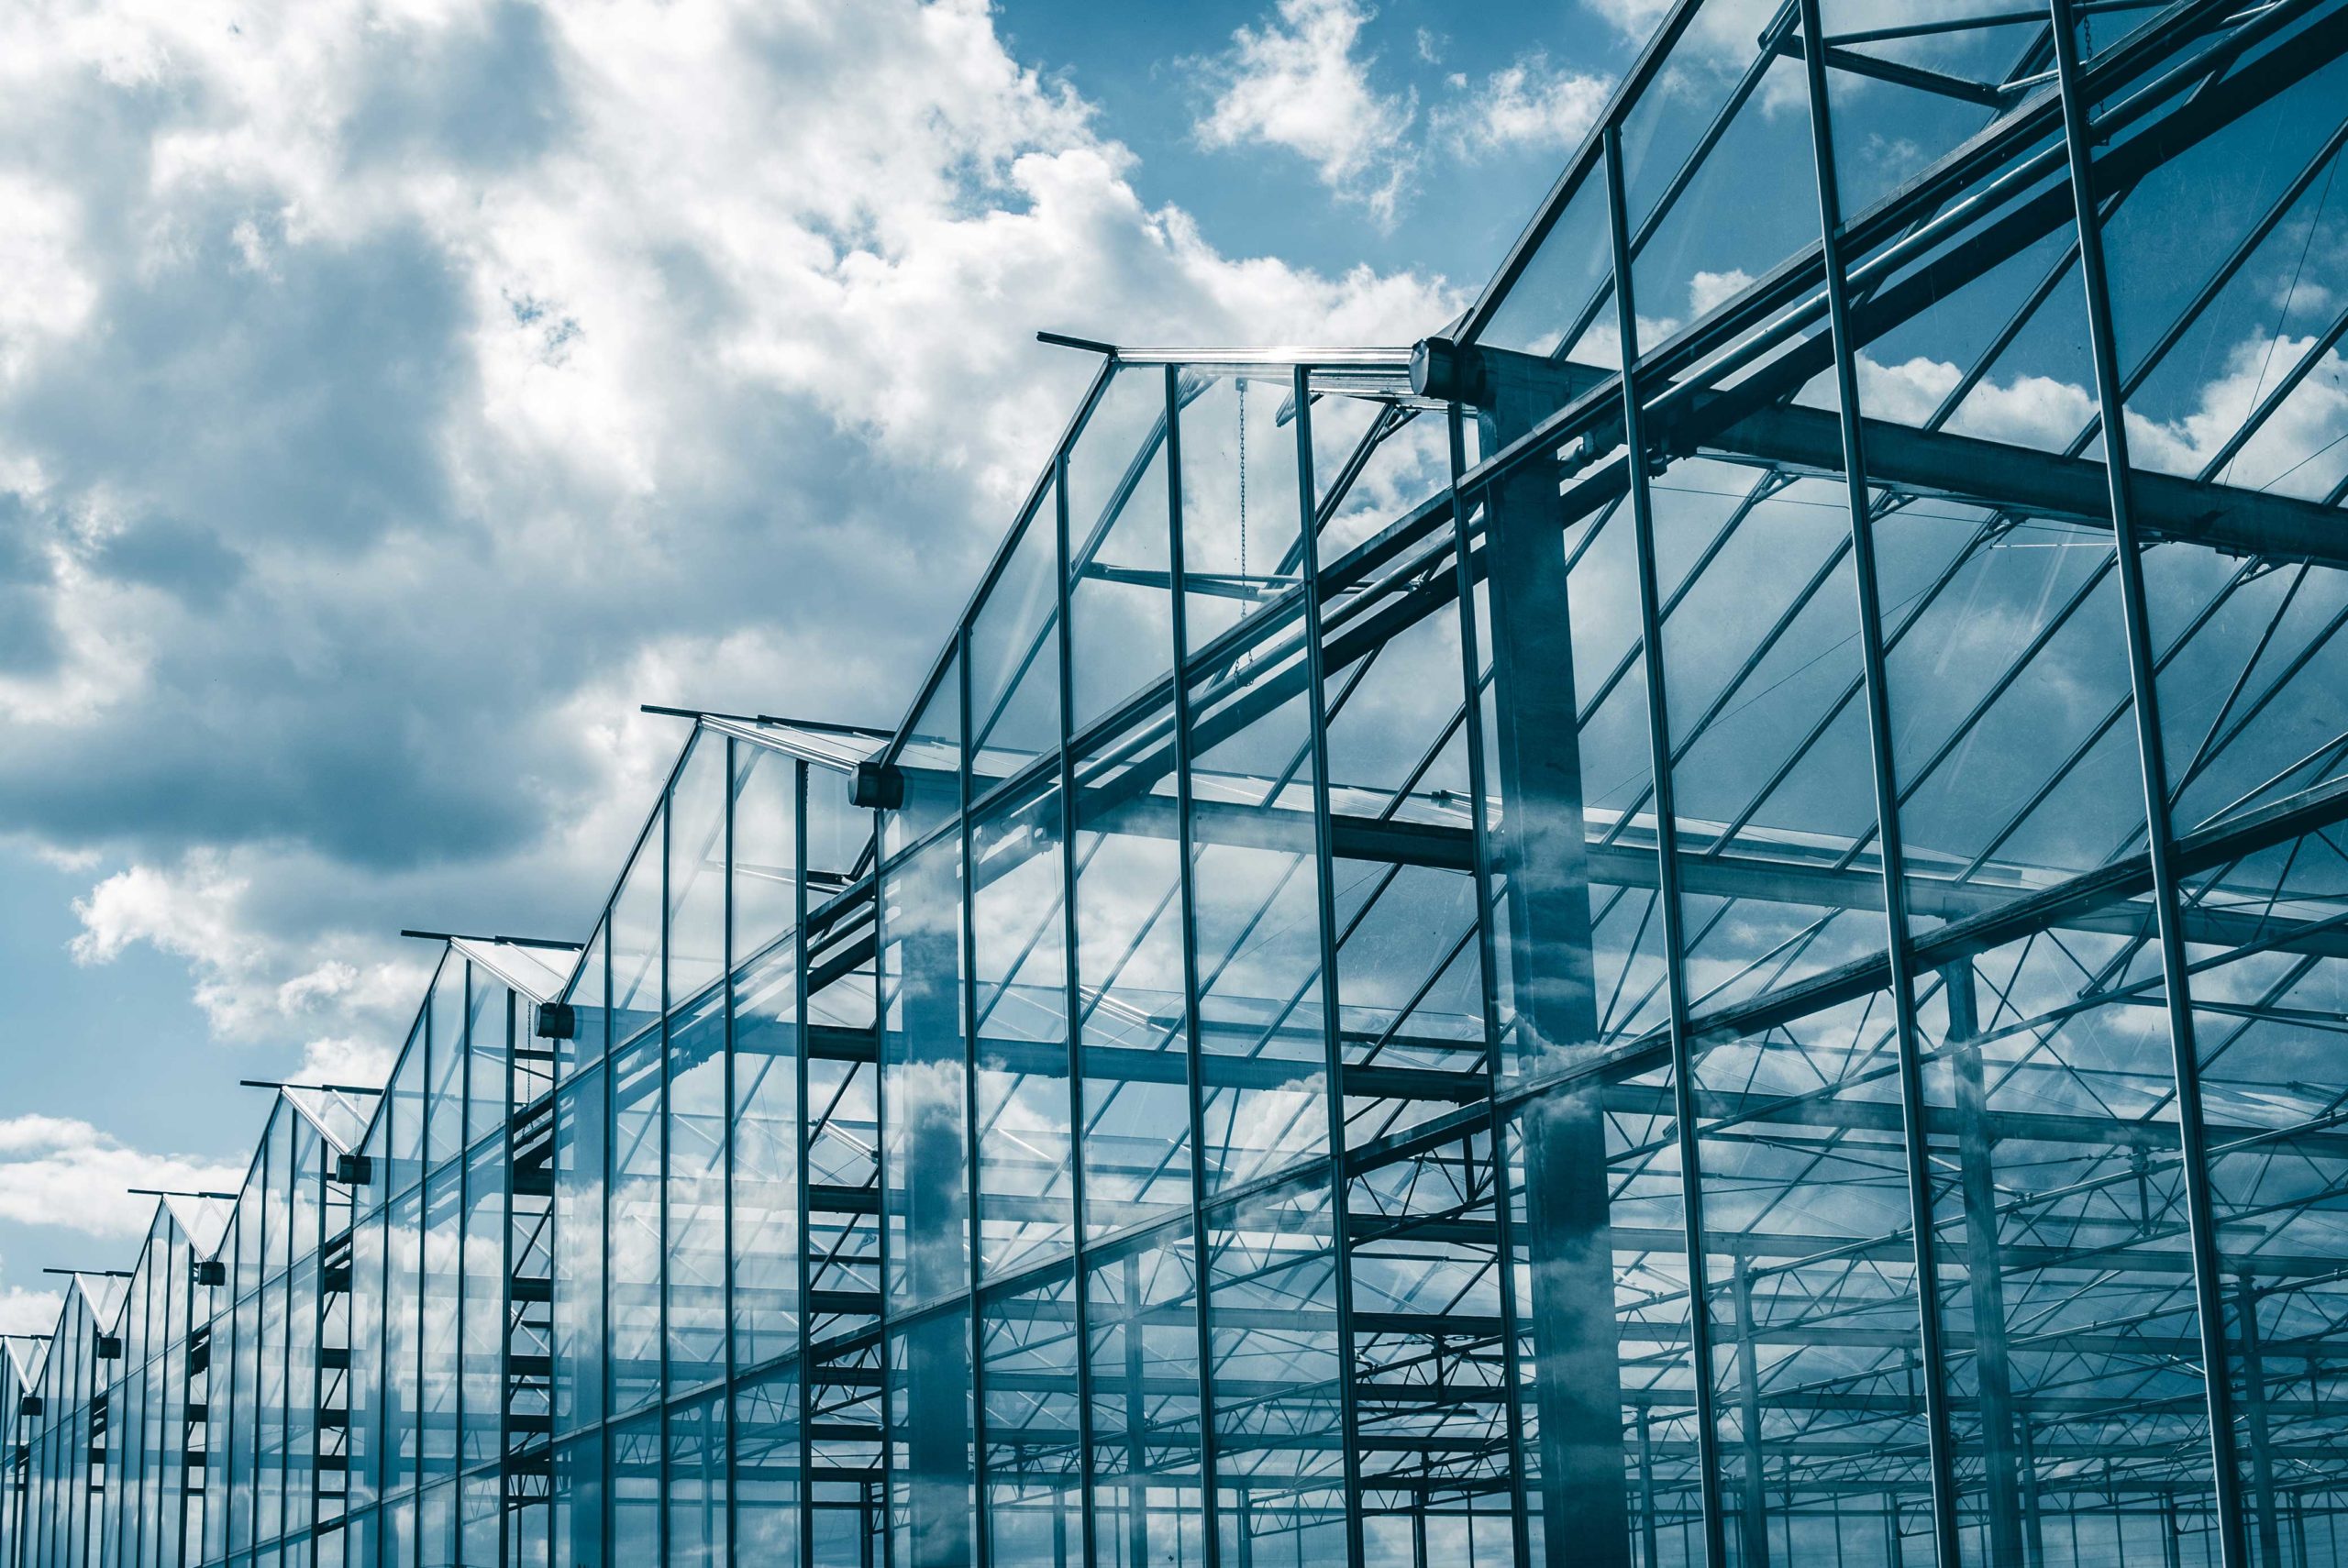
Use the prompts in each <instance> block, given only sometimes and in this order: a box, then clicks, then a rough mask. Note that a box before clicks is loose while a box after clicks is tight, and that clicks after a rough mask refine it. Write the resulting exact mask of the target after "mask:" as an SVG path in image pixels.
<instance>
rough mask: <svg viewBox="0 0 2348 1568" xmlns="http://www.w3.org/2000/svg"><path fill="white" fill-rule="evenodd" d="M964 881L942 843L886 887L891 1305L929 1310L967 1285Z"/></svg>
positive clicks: (951, 850) (898, 871)
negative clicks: (923, 1305) (924, 1305)
mask: <svg viewBox="0 0 2348 1568" xmlns="http://www.w3.org/2000/svg"><path fill="white" fill-rule="evenodd" d="M961 881H962V878H961V846H960V845H959V844H958V843H957V842H956V841H955V840H954V839H952V838H951V837H949V838H947V839H946V840H944V841H942V842H940V843H938V844H936V845H932V846H931V847H930V848H928V849H925V850H923V851H921V852H920V853H918V854H916V855H914V856H913V857H912V858H911V859H909V860H907V861H906V862H904V863H903V865H900V866H899V867H896V868H895V869H893V870H892V871H891V872H890V873H889V874H888V876H887V877H886V878H885V879H884V882H883V896H884V897H885V898H886V900H887V904H886V907H885V909H884V910H883V911H882V917H881V918H882V926H881V933H882V936H881V940H882V943H883V946H882V949H881V976H882V979H881V1004H882V1008H883V1013H882V1018H883V1027H882V1033H881V1064H882V1070H883V1081H882V1095H883V1104H884V1105H885V1106H886V1108H887V1118H886V1122H885V1125H884V1129H883V1136H884V1139H885V1143H884V1145H883V1158H884V1161H885V1166H886V1168H885V1186H886V1189H887V1206H888V1221H889V1246H888V1258H889V1281H888V1289H889V1295H890V1297H891V1298H892V1299H893V1300H903V1301H909V1302H918V1301H929V1300H936V1299H937V1298H938V1297H944V1296H947V1295H952V1294H955V1293H958V1292H962V1291H967V1290H968V1289H969V1286H970V1275H969V1199H968V1193H969V1187H968V1186H967V1185H966V1184H967V1181H968V1176H967V1167H968V1164H969V1137H968V1132H967V1129H966V1121H967V1118H968V1116H969V1107H968V1105H967V1104H966V1102H965V1101H966V1095H967V1092H968V1090H967V1080H966V1077H965V1075H966V1072H967V1065H966V1062H965V1059H964V1053H963V1042H962V990H961V976H962V921H961V911H962V897H961Z"/></svg>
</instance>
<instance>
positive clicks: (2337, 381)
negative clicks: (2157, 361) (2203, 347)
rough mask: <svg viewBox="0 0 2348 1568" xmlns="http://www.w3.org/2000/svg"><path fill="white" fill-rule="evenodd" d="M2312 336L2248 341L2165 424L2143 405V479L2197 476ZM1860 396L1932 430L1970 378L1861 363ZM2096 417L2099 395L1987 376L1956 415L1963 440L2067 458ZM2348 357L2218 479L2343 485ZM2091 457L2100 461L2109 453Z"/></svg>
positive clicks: (1935, 368) (1942, 367)
mask: <svg viewBox="0 0 2348 1568" xmlns="http://www.w3.org/2000/svg"><path fill="white" fill-rule="evenodd" d="M2314 347H2315V339H2314V338H2313V337H2293V336H2291V335H2289V334H2284V335H2281V336H2279V337H2272V338H2270V337H2265V336H2260V337H2249V338H2244V339H2243V340H2242V341H2240V342H2238V343H2236V344H2234V345H2233V347H2232V348H2230V349H2228V350H2227V351H2226V353H2225V354H2224V356H2223V359H2222V368H2221V370H2220V373H2219V374H2217V375H2215V376H2213V377H2211V378H2210V379H2209V380H2208V381H2202V382H2201V383H2200V384H2199V385H2198V386H2196V387H2194V388H2193V389H2192V390H2191V392H2190V394H2189V402H2188V403H2187V404H2186V405H2185V406H2183V407H2182V408H2181V409H2178V410H2177V411H2176V412H2173V413H2170V414H2165V415H2160V414H2152V413H2148V412H2146V411H2145V409H2144V408H2143V406H2142V403H2143V401H2144V400H2143V399H2142V398H2141V397H2140V398H2139V400H2138V404H2137V405H2136V406H2132V407H2131V408H2130V409H2129V410H2128V426H2127V428H2128V458H2129V461H2130V463H2131V464H2132V465H2133V466H2134V467H2136V468H2139V469H2152V470H2154V471H2156V472H2161V473H2173V474H2188V475H2192V474H2198V473H2199V472H2200V471H2201V470H2202V469H2204V468H2206V467H2208V466H2209V465H2210V463H2211V462H2213V461H2214V460H2215V459H2216V458H2217V457H2218V455H2219V454H2220V453H2221V451H2223V450H2224V449H2225V447H2226V445H2227V443H2228V442H2230V441H2231V440H2232V438H2233V436H2234V435H2235V434H2236V432H2237V431H2239V430H2240V429H2241V428H2242V426H2243V423H2244V422H2245V421H2247V420H2248V418H2249V417H2250V415H2251V414H2252V413H2253V412H2254V410H2255V409H2256V408H2257V406H2258V404H2259V403H2260V402H2261V401H2262V399H2263V397H2264V396H2265V394H2266V393H2269V392H2272V391H2273V390H2274V388H2275V387H2276V386H2277V385H2279V384H2280V383H2281V380H2282V377H2283V375H2284V372H2285V370H2287V368H2289V367H2292V366H2294V365H2296V364H2298V362H2299V361H2300V360H2301V359H2304V358H2306V356H2307V355H2308V354H2309V351H2310V350H2311V349H2312V348H2314ZM1858 372H1859V398H1860V403H1861V406H1863V407H1864V408H1865V409H1866V411H1867V413H1868V414H1869V416H1870V417H1874V418H1879V419H1888V420H1894V421H1897V422H1899V423H1900V424H1904V425H1917V424H1922V422H1923V421H1924V420H1925V419H1926V418H1928V417H1929V416H1930V415H1931V414H1932V413H1933V411H1934V410H1935V409H1937V408H1938V407H1939V406H1940V404H1941V403H1942V402H1943V401H1944V400H1945V399H1946V398H1947V396H1948V394H1949V393H1950V392H1953V391H1955V388H1956V386H1957V384H1958V382H1959V381H1962V380H1963V379H1964V372H1963V371H1962V370H1960V369H1959V368H1958V367H1957V366H1955V365H1954V364H1952V363H1950V362H1948V361H1946V360H1941V359H1930V358H1926V357H1922V356H1920V357H1917V358H1914V359H1906V360H1902V361H1900V362H1899V363H1898V364H1883V363H1880V362H1878V361H1877V360H1875V359H1870V358H1868V357H1867V356H1866V355H1865V354H1862V355H1861V356H1860V357H1859V363H1858ZM2095 415H2096V399H2095V393H2094V392H2093V391H2092V390H2091V389H2089V388H2088V387H2084V386H2081V385H2079V384H2078V383H2077V382H2075V381H2064V380H2060V379H2058V378H2056V377H2053V376H2046V375H2037V374H2021V375H2013V376H2009V377H2005V378H2002V379H2001V378H1999V377H1998V376H1996V375H1995V374H1992V375H1989V376H1987V377H1984V378H1983V379H1982V381H1980V383H1979V384H1978V385H1977V386H1976V387H1974V388H1973V390H1972V391H1970V392H1967V393H1966V397H1965V401H1964V402H1962V403H1959V404H1958V405H1957V407H1956V411H1955V414H1953V415H1952V416H1951V417H1950V419H1949V422H1948V428H1949V429H1951V430H1952V431H1955V432H1956V433H1958V434H1960V435H1966V436H1983V437H1986V438H1988V439H1990V440H1995V441H2009V442H2012V443H2015V444H2016V445H2020V446H2025V447H2036V448H2038V449H2040V450H2043V451H2062V450H2065V449H2066V448H2067V447H2069V445H2070V443H2071V441H2072V440H2073V439H2075V438H2076V437H2077V436H2078V434H2079V432H2080V431H2082V430H2084V429H2085V428H2086V427H2087V425H2088V421H2089V420H2091V419H2093V418H2094V417H2095ZM2342 444H2348V359H2342V357H2341V356H2340V354H2339V353H2338V352H2337V351H2336V350H2326V351H2325V353H2324V354H2323V355H2322V357H2321V358H2320V359H2319V360H2318V361H2317V362H2316V363H2315V364H2314V365H2313V366H2312V367H2311V368H2310V369H2309V372H2308V374H2307V376H2306V378H2305V379H2304V380H2302V381H2300V382H2299V384H2298V386H2297V387H2296V388H2295V389H2293V391H2292V392H2291V394H2290V395H2289V396H2288V397H2287V398H2286V399H2285V400H2284V402H2283V403H2282V405H2281V406H2280V407H2279V408H2277V409H2276V411H2275V413H2274V414H2272V415H2271V416H2269V418H2268V419H2267V420H2266V421H2265V423H2264V424H2263V425H2261V426H2260V427H2259V429H2258V431H2257V433H2256V434H2255V435H2254V436H2252V437H2251V438H2250V440H2249V441H2247V442H2246V443H2244V444H2243V447H2242V448H2241V450H2240V451H2239V452H2238V453H2237V454H2236V455H2235V456H2234V457H2233V458H2232V461H2231V462H2229V463H2228V464H2227V465H2225V467H2224V468H2223V469H2221V471H2220V473H2219V474H2218V476H2217V477H2218V478H2219V479H2220V480H2221V481H2222V482H2224V483H2227V484H2232V485H2237V486H2240V487H2242V488H2243V489H2246V490H2273V491H2276V492H2277V493H2280V494H2285V495H2297V496H2300V497H2303V498H2314V497H2319V496H2321V495H2323V494H2324V493H2325V492H2326V491H2329V490H2330V488H2331V486H2332V485H2333V484H2335V483H2337V482H2338V480H2339V479H2340V477H2341V474H2342V471H2343V469H2348V458H2343V457H2338V456H2335V455H2334V454H2337V453H2338V451H2339V449H2340V447H2341V446H2342ZM2088 455H2089V456H2099V448H2098V449H2092V450H2090V452H2089V454H2088Z"/></svg>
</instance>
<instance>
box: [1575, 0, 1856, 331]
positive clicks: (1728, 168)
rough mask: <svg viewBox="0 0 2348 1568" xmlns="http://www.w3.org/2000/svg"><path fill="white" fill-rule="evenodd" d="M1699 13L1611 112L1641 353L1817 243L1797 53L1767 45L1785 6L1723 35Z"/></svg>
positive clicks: (1719, 15)
mask: <svg viewBox="0 0 2348 1568" xmlns="http://www.w3.org/2000/svg"><path fill="white" fill-rule="evenodd" d="M1708 9H1710V10H1711V12H1713V13H1714V15H1713V17H1710V18H1705V19H1700V20H1699V21H1698V22H1697V23H1695V24H1694V25H1693V26H1691V27H1690V28H1689V29H1688V31H1687V32H1686V33H1685V34H1683V35H1682V36H1681V38H1680V39H1679V41H1678V43H1677V44H1675V45H1674V46H1673V48H1672V52H1671V56H1670V59H1669V61H1667V63H1666V64H1665V65H1664V67H1663V68H1662V70H1661V71H1660V72H1657V74H1656V77H1655V79H1654V81H1653V82H1652V83H1650V84H1649V86H1648V87H1647V90H1646V91H1645V93H1643V94H1641V95H1640V97H1639V99H1638V102H1637V103H1636V104H1634V105H1633V106H1632V107H1631V108H1630V109H1629V111H1628V112H1627V113H1625V114H1624V116H1623V204H1624V207H1625V209H1626V215H1627V218H1628V220H1629V223H1630V226H1631V256H1632V264H1631V275H1632V297H1633V299H1634V301H1635V302H1636V303H1637V304H1638V310H1639V323H1640V332H1639V336H1640V338H1641V340H1642V341H1641V349H1640V351H1641V352H1642V353H1645V352H1648V351H1651V350H1652V349H1653V348H1654V347H1655V346H1656V344H1657V343H1660V342H1662V341H1663V340H1664V339H1665V338H1666V337H1669V336H1671V335H1672V334H1673V333H1674V332H1676V331H1678V329H1679V328H1680V327H1681V326H1684V325H1686V324H1688V323H1690V322H1693V321H1696V320H1699V319H1700V318H1701V317H1704V316H1706V315H1711V313H1712V312H1713V311H1714V310H1716V309H1717V308H1719V306H1720V305H1722V304H1724V303H1726V302H1727V301H1728V300H1730V299H1733V297H1735V296H1736V295H1737V294H1739V293H1743V292H1744V289H1745V288H1746V286H1747V285H1749V284H1750V283H1751V282H1753V281H1754V280H1755V279H1756V278H1759V277H1761V276H1763V275H1764V274H1766V273H1767V272H1768V271H1770V269H1772V268H1774V267H1775V266H1776V265H1777V264H1778V262H1779V261H1780V260H1782V259H1785V258H1786V257H1787V256H1789V255H1792V254H1794V253H1796V252H1798V251H1801V250H1804V249H1809V248H1813V247H1815V246H1816V245H1817V243H1818V199H1817V190H1818V187H1817V184H1816V181H1815V176H1814V173H1813V170H1812V164H1811V146H1810V122H1809V118H1808V116H1807V115H1806V114H1804V113H1803V109H1802V105H1803V104H1804V101H1805V92H1804V88H1803V84H1802V64H1801V61H1800V57H1799V56H1798V55H1795V54H1780V53H1778V52H1776V51H1775V50H1771V49H1770V48H1769V47H1768V40H1769V39H1770V37H1771V36H1772V35H1774V34H1775V33H1776V32H1777V31H1778V28H1779V27H1781V26H1783V25H1785V24H1786V23H1787V22H1789V20H1790V18H1791V17H1792V16H1793V8H1792V7H1791V6H1786V7H1783V8H1781V9H1779V10H1778V11H1777V12H1776V13H1775V14H1774V16H1769V17H1753V18H1752V19H1751V21H1749V22H1747V24H1746V26H1745V27H1744V28H1740V29H1738V31H1739V32H1740V33H1741V35H1742V36H1738V37H1734V38H1733V39H1724V38H1723V37H1722V28H1721V26H1720V24H1721V23H1722V22H1725V21H1727V20H1728V18H1727V17H1725V16H1724V15H1723V13H1725V12H1726V11H1727V10H1728V9H1729V7H1728V6H1722V5H1720V4H1718V3H1717V0H1715V3H1714V4H1713V5H1711V6H1709V7H1708ZM1708 22H1710V23H1711V25H1707V23H1708ZM1755 33H1759V34H1760V35H1761V37H1760V39H1757V40H1756V39H1755ZM1592 183H1593V184H1596V183H1598V182H1596V181H1593V182H1592ZM1599 227H1600V232H1603V224H1602V222H1601V223H1600V225H1599ZM1613 308H1614V307H1613V304H1612V302H1611V301H1609V302H1608V304H1607V309H1608V311H1609V312H1611V311H1612V310H1613Z"/></svg>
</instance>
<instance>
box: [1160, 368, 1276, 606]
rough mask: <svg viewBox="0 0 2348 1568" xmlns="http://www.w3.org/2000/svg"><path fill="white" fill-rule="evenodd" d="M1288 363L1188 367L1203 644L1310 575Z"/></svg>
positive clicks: (1187, 514)
mask: <svg viewBox="0 0 2348 1568" xmlns="http://www.w3.org/2000/svg"><path fill="white" fill-rule="evenodd" d="M1291 390H1292V388H1291V385H1290V371H1289V370H1287V369H1286V368H1285V367H1283V368H1279V369H1275V370H1257V371H1249V372H1245V373H1234V374H1230V375H1224V376H1202V375H1201V374H1200V373H1198V372H1196V371H1188V370H1186V371H1184V372H1183V373H1182V376H1181V378H1180V381H1178V382H1177V385H1176V390H1175V397H1176V399H1177V402H1178V403H1179V406H1180V419H1181V422H1182V588H1183V604H1182V613H1183V615H1184V617H1185V623H1186V633H1187V635H1188V637H1189V641H1190V646H1191V647H1193V648H1197V647H1202V646H1205V645H1206V644H1207V643H1209V642H1211V641H1212V640H1213V638H1214V637H1216V636H1217V635H1220V634H1222V633H1223V632H1224V631H1227V630H1228V629H1230V628H1231V627H1233V626H1235V625H1237V624H1239V623H1240V622H1241V621H1242V620H1244V619H1245V618H1246V617H1247V616H1249V615H1252V614H1255V613H1257V612H1258V611H1260V610H1262V609H1263V608H1264V607H1265V606H1267V605H1268V604H1270V603H1272V602H1275V601H1276V600H1278V599H1279V597H1280V596H1281V595H1282V594H1283V593H1285V592H1287V591H1290V590H1291V589H1293V588H1295V587H1296V586H1298V585H1299V584H1300V583H1301V582H1302V580H1303V578H1302V575H1301V562H1302V556H1301V550H1300V548H1299V531H1298V528H1297V483H1296V429H1295V425H1294V423H1293V415H1292V414H1289V413H1288V412H1286V411H1287V406H1288V403H1289V402H1290V392H1291Z"/></svg>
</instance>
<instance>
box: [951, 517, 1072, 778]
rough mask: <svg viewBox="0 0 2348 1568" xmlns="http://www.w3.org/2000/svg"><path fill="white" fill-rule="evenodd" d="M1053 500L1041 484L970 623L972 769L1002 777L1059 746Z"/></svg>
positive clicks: (1058, 677) (981, 774)
mask: <svg viewBox="0 0 2348 1568" xmlns="http://www.w3.org/2000/svg"><path fill="white" fill-rule="evenodd" d="M1057 506H1058V502H1056V501H1055V499H1054V497H1053V493H1052V491H1051V490H1050V489H1049V488H1048V487H1047V489H1046V490H1045V491H1044V494H1043V499H1042V500H1041V501H1040V502H1038V503H1037V505H1036V509H1035V511H1034V512H1032V513H1029V515H1028V517H1027V520H1026V521H1025V523H1024V524H1023V525H1022V526H1021V529H1020V531H1019V532H1018V533H1017V534H1016V536H1014V537H1015V543H1013V546H1012V547H1011V554H1010V557H1009V558H1008V559H1006V560H1005V561H1004V562H1003V567H1002V575H1001V576H1000V577H998V578H996V580H995V581H994V585H993V587H991V589H989V590H988V591H987V597H986V602H984V603H983V604H981V605H980V606H979V610H978V613H977V614H976V615H975V616H974V617H973V619H972V620H971V623H970V771H971V773H972V774H973V775H977V776H984V777H989V778H1001V777H1002V776H1003V775H1005V774H1009V773H1012V772H1014V771H1016V770H1017V769H1018V768H1019V767H1021V766H1023V765H1024V763H1025V762H1026V761H1027V760H1028V759H1029V758H1030V757H1032V756H1036V754H1037V753H1039V752H1044V751H1049V750H1051V749H1052V748H1053V747H1054V746H1056V745H1058V737H1059V733H1060V711H1059V701H1060V673H1059V648H1058V636H1057V631H1058V625H1059V611H1058V595H1057V594H1056V593H1055V592H1054V591H1053V588H1052V575H1053V573H1054V572H1056V571H1057V570H1058V567H1057V566H1056V565H1055V564H1054V562H1055V559H1056V558H1057V556H1058V545H1057V544H1056V542H1055V540H1056V537H1057V534H1058V512H1057V510H1056V508H1057Z"/></svg>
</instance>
